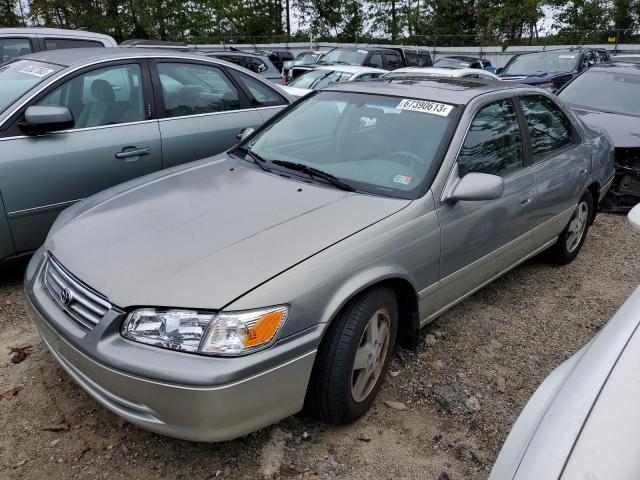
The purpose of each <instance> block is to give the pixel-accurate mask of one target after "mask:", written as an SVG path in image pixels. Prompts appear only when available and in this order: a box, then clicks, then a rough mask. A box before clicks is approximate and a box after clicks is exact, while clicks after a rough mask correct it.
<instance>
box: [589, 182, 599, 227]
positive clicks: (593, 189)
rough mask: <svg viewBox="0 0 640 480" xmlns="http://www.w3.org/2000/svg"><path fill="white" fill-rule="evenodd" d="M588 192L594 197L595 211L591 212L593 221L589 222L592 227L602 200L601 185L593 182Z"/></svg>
mask: <svg viewBox="0 0 640 480" xmlns="http://www.w3.org/2000/svg"><path fill="white" fill-rule="evenodd" d="M587 191H588V192H590V193H591V196H592V197H593V210H592V212H591V219H590V220H589V225H592V224H593V222H594V221H595V219H596V211H597V210H598V203H599V201H598V200H599V199H600V184H599V183H598V182H592V183H591V184H590V185H589V186H588V187H587Z"/></svg>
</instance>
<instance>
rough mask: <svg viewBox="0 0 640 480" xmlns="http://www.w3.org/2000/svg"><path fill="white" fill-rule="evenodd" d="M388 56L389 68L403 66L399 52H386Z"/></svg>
mask: <svg viewBox="0 0 640 480" xmlns="http://www.w3.org/2000/svg"><path fill="white" fill-rule="evenodd" d="M384 55H385V57H387V68H389V69H391V70H393V69H396V68H400V67H402V59H401V58H400V55H399V54H398V53H397V52H385V54H384Z"/></svg>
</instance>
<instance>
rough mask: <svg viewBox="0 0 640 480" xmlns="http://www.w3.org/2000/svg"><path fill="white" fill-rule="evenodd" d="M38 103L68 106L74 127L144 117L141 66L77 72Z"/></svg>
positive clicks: (92, 125) (113, 122)
mask: <svg viewBox="0 0 640 480" xmlns="http://www.w3.org/2000/svg"><path fill="white" fill-rule="evenodd" d="M38 105H47V106H61V107H67V108H68V109H69V110H71V113H73V118H74V119H75V127H74V128H86V127H98V126H102V125H115V124H118V123H128V122H140V121H142V120H144V97H143V94H142V77H141V73H140V66H139V65H138V64H132V65H117V66H113V67H106V68H100V69H98V70H93V71H91V72H87V73H85V74H83V75H79V76H77V77H75V78H73V79H71V80H69V81H68V82H66V83H64V84H63V85H61V86H60V87H58V88H56V89H55V90H54V91H53V92H51V93H50V94H49V95H48V96H46V97H45V98H44V99H43V100H41V101H40V102H39V103H38Z"/></svg>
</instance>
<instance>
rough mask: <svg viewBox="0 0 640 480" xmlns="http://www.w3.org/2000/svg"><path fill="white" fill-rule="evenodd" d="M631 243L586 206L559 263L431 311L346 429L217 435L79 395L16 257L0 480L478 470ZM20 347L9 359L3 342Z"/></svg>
mask: <svg viewBox="0 0 640 480" xmlns="http://www.w3.org/2000/svg"><path fill="white" fill-rule="evenodd" d="M639 238H640V236H639V235H636V234H634V233H632V232H631V230H630V228H629V227H628V226H627V224H626V219H625V217H622V216H613V215H600V216H599V217H598V220H597V221H596V224H595V225H594V226H593V227H592V229H591V231H590V232H589V237H588V238H587V241H586V243H585V245H584V248H583V250H582V252H581V253H580V255H579V257H578V258H577V260H576V261H575V262H573V263H572V264H571V265H568V266H566V267H554V266H550V265H547V264H545V263H543V262H542V261H540V260H533V261H531V262H528V263H527V264H525V265H523V266H521V267H519V268H517V269H515V270H514V271H512V272H510V273H509V274H507V275H506V276H505V277H503V278H501V279H499V280H497V281H496V282H494V283H493V284H491V285H490V286H488V287H487V288H485V289H484V290H482V291H481V292H479V293H477V294H476V295H474V296H473V297H471V298H470V299H468V300H466V301H465V302H463V303H462V304H460V305H459V306H458V307H456V308H454V309H453V310H451V311H450V312H448V313H447V314H445V315H443V316H442V318H441V319H439V320H438V321H437V322H435V323H433V324H432V325H430V327H429V328H428V329H427V331H425V332H423V333H422V341H421V343H420V347H419V348H418V349H417V351H415V352H409V351H406V350H400V351H399V352H398V353H397V354H396V357H395V358H394V360H393V363H392V365H391V369H390V372H391V373H390V374H389V375H388V376H387V379H386V381H385V385H384V386H383V388H382V390H381V394H380V397H379V398H378V400H377V401H376V402H375V404H374V406H373V408H372V409H371V411H370V412H369V413H368V414H367V415H366V416H365V417H364V418H363V419H361V420H360V421H358V422H356V423H355V424H353V425H349V426H346V427H333V426H328V425H324V424H321V423H318V422H314V421H312V420H310V419H308V418H306V417H304V416H302V415H299V416H295V417H292V418H289V419H286V420H284V421H283V422H280V424H279V425H277V426H276V427H271V428H268V429H265V430H262V431H260V432H256V433H254V434H251V435H249V436H247V437H245V438H242V439H238V440H235V441H233V442H227V443H222V444H198V443H191V442H185V441H180V440H174V439H170V438H166V437H162V436H159V435H155V434H153V433H148V432H145V431H143V430H141V429H139V428H137V427H134V426H132V425H129V424H126V423H124V422H122V421H120V420H119V419H118V418H117V417H115V416H114V415H112V414H111V413H109V412H108V411H107V410H105V409H104V408H102V407H101V406H100V405H98V404H97V403H96V402H95V401H93V400H92V399H91V398H90V397H89V396H88V395H87V394H85V393H84V392H83V391H82V390H81V389H80V388H79V387H78V386H77V385H75V384H74V383H73V382H72V381H71V380H70V379H69V377H68V376H67V375H66V374H65V373H64V371H62V370H61V369H60V368H59V367H58V366H57V365H56V363H55V362H54V360H53V358H52V357H51V355H50V354H49V353H48V352H47V351H46V348H45V347H44V345H43V344H42V341H41V340H40V339H39V337H38V335H37V333H36V331H35V329H34V327H33V325H32V324H31V321H30V320H29V317H28V315H27V305H26V299H25V297H24V294H23V292H22V274H23V272H24V262H22V263H19V264H14V265H11V266H9V267H8V268H7V267H5V268H3V270H2V272H1V273H0V276H1V278H0V393H4V392H6V391H9V390H11V389H14V388H16V387H19V386H20V387H22V388H21V389H19V390H18V391H17V392H16V393H15V394H13V395H11V396H10V398H9V399H7V400H0V424H1V425H2V426H3V428H2V430H1V431H0V478H16V479H23V478H24V479H31V478H33V479H36V478H37V479H40V478H60V479H66V478H74V477H76V478H109V479H117V478H145V479H149V478H169V479H203V480H204V479H213V478H260V477H261V476H262V473H263V472H264V473H268V474H269V475H270V476H273V477H278V476H280V477H282V478H295V477H298V478H316V477H317V478H345V479H347V478H360V479H369V478H370V479H379V478H403V479H413V478H415V479H421V480H422V479H434V480H446V479H451V480H455V479H484V478H486V477H487V476H488V473H489V471H490V469H491V466H492V464H493V462H494V461H495V458H496V456H497V454H498V451H499V450H500V446H501V445H502V443H503V441H504V439H505V438H506V436H507V434H508V433H509V429H510V428H511V425H512V424H513V422H514V421H515V419H516V418H517V416H518V414H519V413H520V411H521V409H522V408H523V407H524V405H525V403H526V401H527V399H528V398H529V396H530V395H531V394H532V393H533V392H534V390H535V389H536V387H537V386H538V385H539V383H540V382H541V381H542V380H543V379H544V378H545V377H546V376H547V375H548V374H549V373H550V372H551V370H553V368H555V367H556V366H557V365H559V364H560V363H561V362H562V361H564V360H566V359H567V358H568V357H569V356H571V355H572V354H573V353H574V352H576V351H577V350H578V349H579V348H580V347H581V346H582V345H584V344H585V343H586V342H587V341H588V340H589V339H590V338H591V337H592V336H593V335H594V334H595V333H596V332H597V331H598V330H599V329H600V328H601V327H602V326H603V325H604V323H605V322H606V321H607V320H608V319H609V318H610V317H611V315H612V314H613V313H614V312H615V311H616V310H617V309H618V308H619V307H620V305H621V304H622V303H623V302H624V300H625V298H626V297H627V296H628V295H629V294H630V293H631V292H632V290H633V289H634V288H635V287H636V285H637V284H638V279H640V262H639V261H638V260H639V259H640V242H639V241H638V239H639ZM28 346H32V347H33V349H32V353H30V354H29V355H27V356H25V358H23V359H22V360H21V361H20V362H18V363H14V362H13V361H12V358H13V357H14V356H15V355H16V353H15V352H16V351H15V350H14V353H11V349H12V348H14V349H15V348H21V347H28ZM385 401H387V402H389V403H388V404H387V403H385ZM394 402H399V403H401V404H403V405H404V406H406V407H407V408H406V409H403V408H397V407H398V405H397V403H394ZM390 405H391V406H390ZM394 407H395V408H394ZM276 429H277V430H276Z"/></svg>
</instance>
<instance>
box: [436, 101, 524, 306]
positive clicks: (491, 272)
mask: <svg viewBox="0 0 640 480" xmlns="http://www.w3.org/2000/svg"><path fill="white" fill-rule="evenodd" d="M527 158H528V156H527V154H526V144H525V142H524V140H523V134H522V128H521V122H520V121H519V116H518V114H517V110H516V108H515V105H514V103H513V101H512V100H511V99H510V98H505V99H501V100H496V101H491V102H489V103H488V104H485V105H483V106H481V107H480V108H479V109H478V110H477V113H476V114H475V116H474V118H473V120H472V122H471V125H470V126H469V129H468V131H467V136H466V138H465V141H464V143H463V145H462V148H461V149H460V152H459V154H458V159H457V163H456V168H457V175H455V173H454V172H455V171H454V172H452V176H451V178H450V179H449V182H448V183H450V184H452V182H453V183H455V182H456V181H457V179H458V178H462V177H464V176H465V175H466V174H468V173H472V172H477V173H488V174H493V175H499V176H501V177H502V178H503V179H504V193H503V195H502V196H501V197H500V198H498V199H496V200H487V201H474V202H472V201H457V202H445V203H443V204H441V205H440V206H439V207H438V210H437V211H438V218H439V220H440V226H441V235H442V251H441V252H442V253H441V265H440V275H441V279H440V289H439V291H438V294H437V298H436V304H437V306H436V311H438V310H441V309H444V308H447V307H448V306H449V305H451V304H452V303H454V302H455V301H457V300H459V299H460V298H461V297H463V296H464V295H466V294H468V293H470V292H472V291H474V290H475V289H477V288H479V287H481V286H482V285H484V284H485V283H487V282H488V281H490V280H491V279H492V278H494V277H495V276H496V275H497V274H498V273H500V272H502V271H504V270H506V269H508V268H509V267H511V266H513V265H514V264H515V263H517V262H518V261H519V260H521V259H522V258H524V257H526V255H527V254H528V253H529V252H530V248H531V238H532V232H531V230H532V227H533V225H534V219H533V215H534V210H533V205H534V186H535V181H534V175H533V169H532V167H531V165H529V164H528V161H527Z"/></svg>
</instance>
